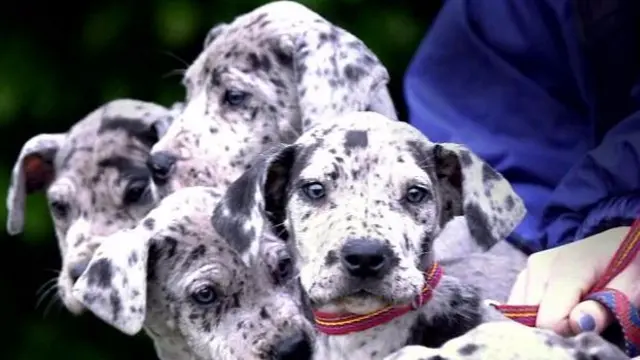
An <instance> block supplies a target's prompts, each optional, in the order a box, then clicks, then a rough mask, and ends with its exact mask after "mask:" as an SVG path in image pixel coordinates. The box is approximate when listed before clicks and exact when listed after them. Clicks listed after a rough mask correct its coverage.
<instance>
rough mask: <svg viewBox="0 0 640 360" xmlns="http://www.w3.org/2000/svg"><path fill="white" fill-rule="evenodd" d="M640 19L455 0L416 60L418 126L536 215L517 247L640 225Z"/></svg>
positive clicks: (411, 98) (409, 97)
mask: <svg viewBox="0 0 640 360" xmlns="http://www.w3.org/2000/svg"><path fill="white" fill-rule="evenodd" d="M591 3H593V4H591ZM639 7H640V1H637V0H627V1H624V0H616V1H613V0H611V1H609V0H606V1H593V0H577V1H576V0H447V1H445V3H444V6H443V8H442V9H441V12H440V14H439V16H438V18H437V19H436V21H435V22H434V24H433V25H432V27H431V29H430V30H429V32H428V34H427V36H426V37H425V39H424V40H423V41H422V43H421V45H420V47H419V49H418V51H417V53H416V54H415V56H414V58H413V60H412V62H411V64H410V66H409V68H408V70H407V73H406V75H405V84H404V91H405V99H406V102H407V106H408V108H409V121H410V122H411V123H412V124H413V125H414V126H416V127H417V128H418V129H420V130H421V131H422V132H423V133H424V134H425V135H426V136H427V137H429V138H430V139H431V140H433V141H451V142H459V143H463V144H466V145H467V146H468V147H469V148H471V149H472V150H473V151H474V152H476V153H477V154H478V155H479V156H480V157H482V158H484V159H485V160H486V161H488V162H489V163H490V164H491V165H493V166H494V167H495V168H496V169H497V170H498V171H500V172H501V173H502V174H503V175H504V176H505V177H506V178H507V179H508V180H510V181H511V183H512V185H513V186H514V188H515V190H516V191H517V192H518V194H519V195H520V196H521V197H522V198H523V199H524V201H525V203H526V205H527V209H528V214H527V217H526V218H525V219H524V220H523V222H522V223H521V224H520V226H519V227H518V228H517V229H516V230H515V231H514V233H513V234H512V235H511V236H510V238H509V240H510V241H512V242H514V243H515V244H517V245H522V246H524V247H525V248H528V249H529V250H530V251H538V250H541V249H546V248H550V247H554V246H558V245H561V244H565V243H568V242H571V241H573V240H576V239H580V238H583V237H586V236H589V235H592V234H594V233H596V232H599V231H602V230H604V229H606V228H610V227H614V226H621V225H630V224H631V222H632V220H633V219H634V218H635V217H637V216H638V215H639V214H640V111H639V110H640V81H639V80H640V38H639V36H638V33H639V32H640V31H638V29H639V28H638V25H636V24H640V17H639V16H638V14H639V11H638V8H639Z"/></svg>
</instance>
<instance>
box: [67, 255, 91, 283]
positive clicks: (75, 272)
mask: <svg viewBox="0 0 640 360" xmlns="http://www.w3.org/2000/svg"><path fill="white" fill-rule="evenodd" d="M88 266H89V260H82V261H78V262H77V263H75V264H72V265H71V266H70V267H69V278H70V279H71V282H72V283H75V282H76V281H78V279H79V278H80V276H82V274H83V273H84V272H85V270H87V267H88Z"/></svg>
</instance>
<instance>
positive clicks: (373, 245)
mask: <svg viewBox="0 0 640 360" xmlns="http://www.w3.org/2000/svg"><path fill="white" fill-rule="evenodd" d="M392 257H393V253H392V251H391V248H389V246H387V245H385V244H383V243H382V242H380V241H376V240H369V239H352V240H347V242H346V243H345V244H344V245H343V246H342V251H341V258H340V259H341V262H342V265H343V266H344V268H345V269H346V270H347V271H348V272H349V274H351V275H352V276H355V277H359V278H371V277H381V276H384V275H386V274H387V273H388V272H389V270H390V269H391V259H392Z"/></svg>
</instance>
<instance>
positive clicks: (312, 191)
mask: <svg viewBox="0 0 640 360" xmlns="http://www.w3.org/2000/svg"><path fill="white" fill-rule="evenodd" d="M302 192H303V193H304V194H305V195H306V196H307V197H308V198H309V199H311V200H320V199H322V198H324V197H325V195H326V192H325V190H324V185H322V184H320V183H319V182H311V183H308V184H304V185H302Z"/></svg>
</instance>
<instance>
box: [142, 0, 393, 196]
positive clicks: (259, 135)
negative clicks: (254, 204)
mask: <svg viewBox="0 0 640 360" xmlns="http://www.w3.org/2000/svg"><path fill="white" fill-rule="evenodd" d="M388 81H389V74H388V72H387V70H386V68H385V67H384V66H383V65H382V64H381V63H380V61H379V60H378V58H377V57H376V56H375V54H374V53H373V52H372V51H371V50H370V49H369V48H367V46H366V45H365V44H364V43H363V42H362V41H361V40H359V39H358V38H356V37H355V36H354V35H352V34H350V33H349V32H347V31H346V30H344V29H342V28H340V27H338V26H335V25H333V24H332V23H330V22H329V21H327V20H326V19H324V18H323V17H321V16H320V15H318V14H317V13H315V12H313V11H311V10H310V9H309V8H307V7H305V6H303V5H301V4H298V3H296V2H292V1H274V2H270V3H268V4H266V5H263V6H260V7H258V8H256V9H254V10H253V11H250V12H248V13H245V14H243V15H240V16H238V17H237V18H235V19H234V20H233V21H232V22H230V23H223V24H219V25H217V26H215V27H214V28H213V29H211V31H210V32H209V34H208V35H207V37H206V40H205V42H204V49H203V50H202V53H200V55H199V56H198V57H197V59H196V60H195V61H194V62H193V63H192V64H191V66H189V68H188V69H187V70H186V73H185V75H184V78H183V84H184V86H185V87H186V91H187V99H186V106H185V109H184V112H183V113H182V114H181V116H180V117H179V118H177V119H176V121H175V122H174V123H173V124H172V126H171V127H170V128H169V130H168V132H167V134H166V135H165V136H164V137H163V138H162V139H161V140H160V141H159V142H158V143H157V144H156V145H155V146H154V147H153V150H152V156H151V162H150V169H151V170H152V173H153V179H154V180H153V181H154V194H155V195H156V196H157V197H159V198H161V197H163V196H166V195H167V194H169V193H170V192H171V191H174V190H176V189H179V188H181V187H185V186H193V185H205V186H212V187H215V188H217V189H219V190H220V191H222V190H223V189H224V188H225V187H226V186H227V185H229V183H231V182H232V181H233V180H235V179H236V178H237V177H238V176H239V175H240V174H241V173H242V172H243V171H244V170H245V169H246V168H247V167H248V166H249V164H250V162H251V161H253V158H254V157H255V156H257V155H258V154H259V153H260V152H262V151H264V150H266V149H267V148H268V147H270V146H271V145H273V144H279V143H291V142H293V141H294V140H295V139H296V138H297V137H298V136H299V135H300V134H301V133H302V132H303V131H305V130H306V129H308V128H309V127H311V126H312V125H314V124H315V123H317V122H318V121H319V118H320V117H321V116H332V115H338V114H342V113H344V112H348V111H352V110H364V109H369V110H373V111H376V112H380V113H381V114H384V115H386V116H387V117H389V118H392V119H396V118H397V116H396V112H395V108H394V106H393V103H392V101H391V97H390V96H389V92H388V90H387V82H388Z"/></svg>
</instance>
